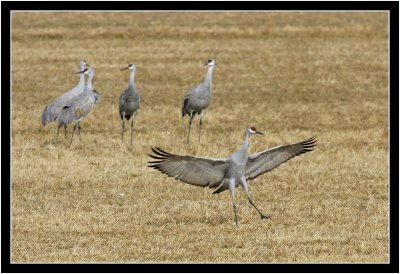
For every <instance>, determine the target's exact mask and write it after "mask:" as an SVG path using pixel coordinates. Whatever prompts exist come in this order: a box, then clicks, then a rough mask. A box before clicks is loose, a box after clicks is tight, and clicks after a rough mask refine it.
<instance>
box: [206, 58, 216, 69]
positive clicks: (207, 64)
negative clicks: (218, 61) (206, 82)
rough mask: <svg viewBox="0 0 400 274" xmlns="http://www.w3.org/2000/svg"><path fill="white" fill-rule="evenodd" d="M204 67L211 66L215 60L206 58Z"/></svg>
mask: <svg viewBox="0 0 400 274" xmlns="http://www.w3.org/2000/svg"><path fill="white" fill-rule="evenodd" d="M204 66H206V67H213V66H215V60H214V59H208V61H207V62H206V63H205V64H204Z"/></svg>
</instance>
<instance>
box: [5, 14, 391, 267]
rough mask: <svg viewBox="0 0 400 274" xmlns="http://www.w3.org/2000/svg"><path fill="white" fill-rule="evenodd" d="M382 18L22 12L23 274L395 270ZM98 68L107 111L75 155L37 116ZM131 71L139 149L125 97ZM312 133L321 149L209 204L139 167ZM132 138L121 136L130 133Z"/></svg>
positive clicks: (16, 96)
mask: <svg viewBox="0 0 400 274" xmlns="http://www.w3.org/2000/svg"><path fill="white" fill-rule="evenodd" d="M387 27H388V26H387V14H386V13H378V12H375V13H355V12H353V13H278V12H276V13H262V12H259V13H210V12H206V13H172V12H170V13H129V12H118V13H115V12H114V13H112V12H108V13H95V12H93V13H78V12H75V13H40V12H35V13H27V12H18V13H13V15H12V91H11V94H12V173H11V175H12V193H11V195H12V196H11V197H12V204H11V206H12V212H11V213H12V215H11V217H12V227H11V229H12V231H11V232H12V234H11V236H12V242H11V248H12V258H11V259H12V261H13V262H387V261H388V259H389V258H388V132H387V126H388V125H387V124H388V118H387V112H388V86H387V81H388V69H387V65H388V62H387V60H388V35H387ZM209 58H214V59H215V60H216V67H215V69H214V74H213V98H212V102H211V105H210V107H209V108H208V109H207V110H206V111H205V115H204V131H203V135H202V141H201V143H199V142H198V141H197V133H198V118H197V117H196V119H195V120H194V123H193V128H192V136H191V137H192V143H191V144H190V145H187V144H186V143H185V137H186V133H187V126H188V119H187V118H185V119H183V120H182V118H181V114H180V108H181V104H182V99H183V96H184V94H185V93H186V91H188V90H189V89H190V88H191V87H193V86H194V85H196V84H198V83H200V82H201V81H202V79H203V78H204V76H205V73H206V69H205V68H204V67H202V66H201V64H202V63H204V62H205V61H206V60H207V59H209ZM80 59H86V60H87V61H88V62H89V64H91V65H92V66H93V67H94V68H95V69H96V75H95V78H94V88H95V89H96V90H97V91H98V92H99V93H100V94H101V95H102V100H101V101H100V103H99V104H98V105H96V107H95V108H94V109H93V111H92V113H91V114H90V115H89V116H88V117H87V119H86V120H84V122H82V142H81V143H80V142H79V138H76V139H75V140H74V142H73V144H72V146H71V147H69V145H68V144H69V138H70V137H71V130H72V128H71V127H69V128H68V139H67V140H65V139H64V137H63V135H62V134H60V136H59V138H58V139H56V135H55V133H56V124H54V123H52V124H49V125H47V126H46V127H43V126H42V125H41V121H40V117H41V113H42V110H43V108H44V107H45V106H46V105H47V104H48V103H50V102H51V101H52V100H53V99H54V98H56V97H57V96H59V95H61V94H62V93H63V92H65V91H67V90H69V89H70V88H72V87H73V86H75V85H76V83H77V82H78V77H77V76H76V75H74V72H77V71H78V63H79V60H80ZM129 63H134V64H136V65H137V73H136V78H135V82H136V86H137V88H138V89H139V91H140V93H141V96H142V105H141V109H140V112H139V114H138V115H137V119H136V124H135V133H134V144H133V146H130V145H129V138H126V140H125V142H124V143H122V142H121V140H120V128H121V124H120V119H119V115H118V96H119V94H120V93H121V92H122V91H123V90H124V89H126V88H127V85H128V78H129V75H128V73H127V72H126V71H125V72H121V71H120V68H122V67H124V66H126V65H128V64H129ZM248 125H255V126H256V127H257V128H258V129H259V130H260V131H262V132H264V133H265V136H254V138H252V140H251V143H250V148H249V153H254V152H256V151H260V150H264V149H267V148H270V147H274V146H277V145H281V144H286V143H292V142H297V141H301V140H303V139H305V138H308V137H311V136H313V135H317V136H318V145H317V147H316V149H315V151H313V152H311V153H307V154H304V155H301V156H299V157H296V158H294V159H292V160H290V161H289V162H287V163H285V164H283V165H281V166H280V167H278V168H277V169H275V170H273V171H272V172H270V173H267V174H264V175H262V176H260V177H258V178H257V179H255V180H253V181H250V193H251V194H252V196H253V199H254V201H255V203H256V204H257V205H258V207H259V208H260V209H261V210H262V211H264V212H266V213H267V214H268V215H271V216H272V217H271V218H270V219H268V220H260V218H259V215H258V213H257V212H256V211H255V210H254V208H252V207H251V206H250V205H249V203H248V202H247V200H246V197H245V195H244V193H243V190H242V189H239V188H238V191H237V198H238V219H239V227H238V228H236V227H235V225H234V221H233V212H232V207H231V198H230V195H229V193H228V192H223V193H221V194H220V195H212V194H211V192H212V190H210V189H208V188H205V189H203V188H198V187H195V186H191V185H186V184H184V183H181V182H178V181H175V180H174V179H172V178H167V177H166V176H165V175H163V174H161V173H159V172H157V171H156V170H154V169H150V168H149V167H147V161H149V160H150V158H149V157H148V156H147V154H148V153H149V152H150V147H152V146H159V147H161V148H163V149H165V150H167V151H170V152H172V153H176V154H188V155H197V156H214V157H225V156H229V155H230V154H231V153H233V152H234V151H235V150H237V149H238V148H239V147H240V146H241V144H242V140H243V134H244V130H245V128H246V126H248ZM126 136H129V132H127V135H126Z"/></svg>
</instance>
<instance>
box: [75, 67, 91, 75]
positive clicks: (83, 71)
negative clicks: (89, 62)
mask: <svg viewBox="0 0 400 274" xmlns="http://www.w3.org/2000/svg"><path fill="white" fill-rule="evenodd" d="M87 70H88V68H85V69H84V70H82V71H78V72H75V73H74V74H80V73H85V72H86V71H87Z"/></svg>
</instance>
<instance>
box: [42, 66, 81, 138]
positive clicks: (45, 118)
mask: <svg viewBox="0 0 400 274" xmlns="http://www.w3.org/2000/svg"><path fill="white" fill-rule="evenodd" d="M87 66H88V63H87V62H86V61H85V60H81V61H80V62H79V71H83V70H84V69H86V67H87ZM84 89H85V76H84V75H83V74H81V76H80V78H79V83H78V85H77V86H75V87H74V88H73V89H71V90H69V91H68V92H66V93H64V94H63V95H61V96H59V97H57V98H56V99H54V101H53V102H51V103H50V104H48V105H47V106H46V107H45V108H44V110H43V113H42V124H43V126H46V124H47V123H50V122H53V121H55V120H56V119H57V118H58V116H59V115H60V112H61V110H62V108H63V107H64V106H65V105H66V104H68V101H70V100H71V99H73V98H74V97H76V96H78V95H79V94H81V93H82V92H83V90H84ZM59 132H60V126H58V128H57V137H58V133H59ZM64 136H65V138H66V137H67V125H64Z"/></svg>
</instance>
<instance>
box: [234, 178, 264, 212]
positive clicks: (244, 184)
mask: <svg viewBox="0 0 400 274" xmlns="http://www.w3.org/2000/svg"><path fill="white" fill-rule="evenodd" d="M240 185H241V186H242V187H243V189H244V191H245V192H246V195H247V199H248V200H249V202H250V204H251V205H252V206H253V207H254V208H255V209H256V210H257V212H258V213H259V214H260V215H261V219H268V218H269V216H267V215H265V214H264V213H262V212H261V211H260V210H259V209H258V208H257V207H256V205H255V204H254V202H253V200H251V198H250V194H249V187H248V185H247V182H246V179H245V178H244V177H242V178H240Z"/></svg>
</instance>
